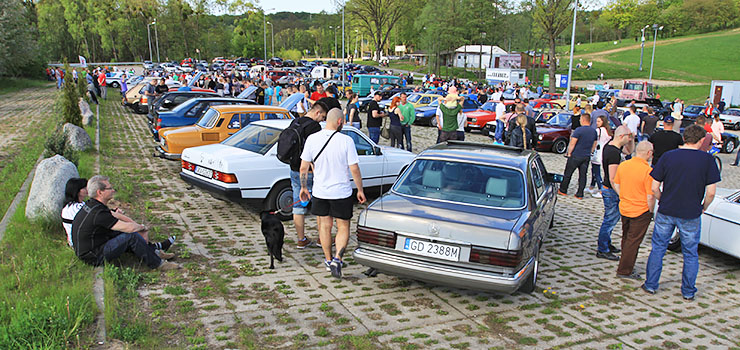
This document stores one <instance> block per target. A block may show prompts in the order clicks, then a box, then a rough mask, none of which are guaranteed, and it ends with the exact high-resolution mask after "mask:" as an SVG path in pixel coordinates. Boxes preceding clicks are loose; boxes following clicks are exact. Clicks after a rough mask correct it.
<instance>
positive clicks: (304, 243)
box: [296, 237, 313, 249]
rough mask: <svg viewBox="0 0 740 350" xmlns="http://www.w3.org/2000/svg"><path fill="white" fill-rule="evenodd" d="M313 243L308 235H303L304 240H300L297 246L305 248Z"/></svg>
mask: <svg viewBox="0 0 740 350" xmlns="http://www.w3.org/2000/svg"><path fill="white" fill-rule="evenodd" d="M312 243H313V241H312V240H310V239H308V237H303V240H302V241H301V240H299V241H298V243H297V244H296V248H298V249H304V248H306V247H308V246H310V245H311V244H312Z"/></svg>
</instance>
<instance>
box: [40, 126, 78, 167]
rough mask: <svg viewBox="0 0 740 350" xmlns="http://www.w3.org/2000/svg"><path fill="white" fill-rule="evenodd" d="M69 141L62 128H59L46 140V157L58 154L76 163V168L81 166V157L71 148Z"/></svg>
mask: <svg viewBox="0 0 740 350" xmlns="http://www.w3.org/2000/svg"><path fill="white" fill-rule="evenodd" d="M68 141H69V140H68V138H67V135H65V134H64V131H63V130H62V128H57V129H56V130H55V131H54V132H53V133H52V134H51V135H49V138H47V139H46V143H45V144H44V148H45V150H44V157H45V158H48V157H53V156H54V155H55V154H58V155H60V156H62V157H64V158H67V160H69V161H70V162H72V163H74V165H75V166H76V165H77V164H79V161H80V155H79V153H78V152H77V151H75V150H73V149H72V148H71V147H70V146H69V142H68Z"/></svg>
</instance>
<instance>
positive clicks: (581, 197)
mask: <svg viewBox="0 0 740 350" xmlns="http://www.w3.org/2000/svg"><path fill="white" fill-rule="evenodd" d="M573 197H576V199H583V196H580V197H579V196H578V195H575V196H573Z"/></svg>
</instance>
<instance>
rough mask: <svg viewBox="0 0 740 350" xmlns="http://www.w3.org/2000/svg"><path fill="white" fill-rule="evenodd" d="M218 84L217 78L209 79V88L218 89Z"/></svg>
mask: <svg viewBox="0 0 740 350" xmlns="http://www.w3.org/2000/svg"><path fill="white" fill-rule="evenodd" d="M216 86H218V85H217V84H216V81H215V80H209V81H208V88H209V89H211V90H216Z"/></svg>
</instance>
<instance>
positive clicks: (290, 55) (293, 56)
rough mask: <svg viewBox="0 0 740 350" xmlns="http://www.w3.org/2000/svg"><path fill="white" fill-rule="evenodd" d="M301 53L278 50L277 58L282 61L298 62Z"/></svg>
mask: <svg viewBox="0 0 740 350" xmlns="http://www.w3.org/2000/svg"><path fill="white" fill-rule="evenodd" d="M301 56H302V55H301V52H300V51H299V50H280V51H279V52H278V57H282V58H283V59H284V60H293V61H298V60H300V59H301Z"/></svg>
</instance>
